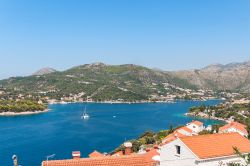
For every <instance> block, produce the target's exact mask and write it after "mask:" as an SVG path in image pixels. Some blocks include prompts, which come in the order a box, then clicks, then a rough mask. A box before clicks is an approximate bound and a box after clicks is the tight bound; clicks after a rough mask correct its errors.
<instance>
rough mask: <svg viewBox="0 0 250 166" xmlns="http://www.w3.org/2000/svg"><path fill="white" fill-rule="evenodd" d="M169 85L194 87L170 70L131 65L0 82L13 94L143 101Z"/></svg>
mask: <svg viewBox="0 0 250 166" xmlns="http://www.w3.org/2000/svg"><path fill="white" fill-rule="evenodd" d="M168 85H173V86H178V87H182V88H190V89H195V88H196V86H194V85H192V84H190V83H188V81H186V80H184V79H180V78H178V77H175V76H173V75H171V74H169V73H166V72H162V71H156V70H152V69H148V68H146V67H142V66H137V65H132V64H127V65H106V64H103V63H94V64H86V65H82V66H77V67H73V68H71V69H69V70H66V71H63V72H59V71H55V72H52V73H48V74H43V75H32V76H28V77H13V78H9V79H6V80H2V81H0V86H2V88H5V89H7V90H8V91H11V92H12V93H25V94H44V93H46V95H48V96H50V97H52V98H60V97H62V96H68V95H70V94H80V95H82V96H83V98H86V97H87V96H88V97H91V98H93V99H95V100H117V99H126V100H143V99H148V98H149V96H150V95H153V94H166V93H173V92H174V91H176V89H175V88H166V86H168ZM173 86H171V87H173Z"/></svg>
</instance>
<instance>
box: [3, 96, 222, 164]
mask: <svg viewBox="0 0 250 166" xmlns="http://www.w3.org/2000/svg"><path fill="white" fill-rule="evenodd" d="M219 102H221V101H219V100H211V101H206V102H200V101H178V102H177V103H157V104H151V103H150V104H96V103H95V104H94V103H92V104H87V111H88V114H89V115H90V116H91V117H90V119H89V120H82V119H81V118H80V117H81V115H82V113H83V110H84V105H85V104H66V105H59V104H58V105H50V106H49V108H50V109H51V111H50V112H47V113H42V114H37V115H29V116H16V117H0V134H1V135H0V158H1V159H0V166H11V165H12V160H11V157H12V155H13V154H17V155H18V157H19V164H20V165H22V166H39V165H41V161H42V160H44V159H45V158H46V156H47V155H50V154H56V156H55V158H54V159H64V158H71V152H72V151H75V150H80V151H81V153H82V156H87V155H88V154H89V153H90V152H92V151H93V150H98V151H100V152H110V151H112V150H113V149H114V148H115V147H117V146H119V145H120V144H121V143H122V142H124V140H126V139H127V140H128V139H132V138H136V137H138V136H139V135H140V134H142V133H143V132H144V131H146V130H153V131H159V130H162V129H167V128H168V127H169V126H170V125H173V126H178V125H184V124H186V123H187V122H189V121H191V120H192V119H193V118H191V117H185V116H183V114H184V113H186V112H187V110H188V108H189V107H191V106H195V105H200V104H202V103H204V104H206V105H215V104H218V103H219ZM114 116H115V117H114ZM199 120H200V119H199ZM201 121H203V122H204V123H205V124H206V125H207V124H213V123H220V122H218V121H215V120H204V119H203V120H201Z"/></svg>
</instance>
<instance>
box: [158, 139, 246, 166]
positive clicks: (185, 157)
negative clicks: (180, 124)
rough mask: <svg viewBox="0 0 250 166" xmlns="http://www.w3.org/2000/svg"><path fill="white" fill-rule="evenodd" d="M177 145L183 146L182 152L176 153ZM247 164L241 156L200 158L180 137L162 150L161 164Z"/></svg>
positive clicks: (208, 165) (219, 165) (200, 165)
mask: <svg viewBox="0 0 250 166" xmlns="http://www.w3.org/2000/svg"><path fill="white" fill-rule="evenodd" d="M176 145H178V146H180V147H181V154H180V155H177V154H176V147H175V146H176ZM231 162H234V163H240V164H245V162H244V160H243V159H241V158H239V157H235V156H232V157H224V158H215V159H210V160H198V158H197V157H196V156H195V155H194V154H193V153H192V152H191V151H190V150H189V149H188V148H187V147H186V145H185V144H184V143H183V142H181V141H180V140H179V139H177V140H175V141H172V142H170V143H168V144H166V145H164V146H163V147H162V148H161V150H160V166H227V163H231Z"/></svg>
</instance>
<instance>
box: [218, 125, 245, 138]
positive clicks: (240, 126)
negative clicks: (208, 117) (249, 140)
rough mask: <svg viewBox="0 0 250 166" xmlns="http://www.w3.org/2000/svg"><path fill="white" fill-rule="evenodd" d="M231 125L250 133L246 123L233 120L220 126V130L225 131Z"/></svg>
mask: <svg viewBox="0 0 250 166" xmlns="http://www.w3.org/2000/svg"><path fill="white" fill-rule="evenodd" d="M231 127H233V128H236V129H237V130H240V131H241V132H243V133H244V134H246V135H247V134H248V132H247V130H246V127H247V126H246V125H244V124H241V123H238V122H231V123H228V124H226V125H225V126H222V127H220V128H219V131H220V132H223V131H225V130H227V129H229V128H231Z"/></svg>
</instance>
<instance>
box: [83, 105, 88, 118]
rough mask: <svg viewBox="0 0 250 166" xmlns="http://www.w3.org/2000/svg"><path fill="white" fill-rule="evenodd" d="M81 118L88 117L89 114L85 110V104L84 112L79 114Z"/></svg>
mask: <svg viewBox="0 0 250 166" xmlns="http://www.w3.org/2000/svg"><path fill="white" fill-rule="evenodd" d="M81 118H82V119H89V115H88V114H87V111H86V106H85V109H84V112H83V114H82V116H81Z"/></svg>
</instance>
